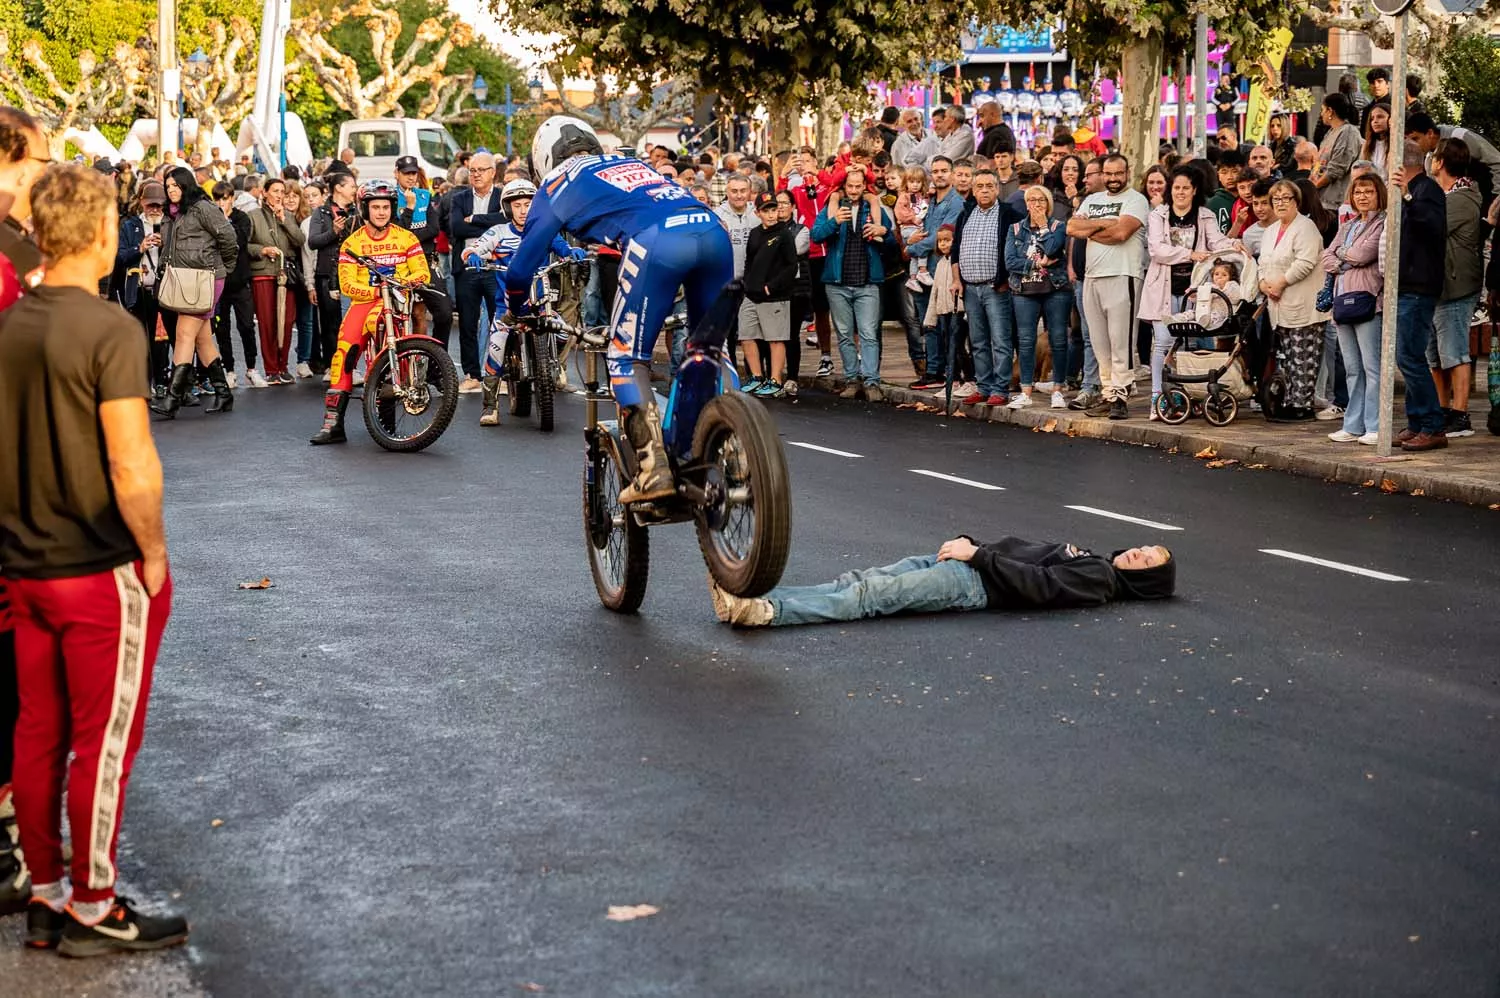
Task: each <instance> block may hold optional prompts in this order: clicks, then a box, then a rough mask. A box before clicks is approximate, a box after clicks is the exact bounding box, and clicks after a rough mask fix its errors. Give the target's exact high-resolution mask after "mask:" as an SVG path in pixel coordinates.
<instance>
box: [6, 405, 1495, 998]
mask: <svg viewBox="0 0 1500 998" xmlns="http://www.w3.org/2000/svg"><path fill="white" fill-rule="evenodd" d="M238 403H239V404H238V406H237V409H236V411H235V413H233V414H232V415H231V416H229V417H227V418H221V419H216V420H210V419H208V418H205V417H204V416H203V415H202V414H201V412H200V411H193V412H188V413H186V414H185V415H184V416H183V417H182V418H180V419H179V420H177V421H176V422H175V423H173V424H170V425H163V426H160V427H159V428H158V431H157V437H158V441H159V444H160V447H161V449H162V452H163V455H164V459H165V462H166V469H167V476H168V529H169V535H170V542H171V546H172V555H173V568H174V572H175V574H176V580H177V586H178V589H177V601H176V605H175V607H174V613H173V618H172V624H171V627H170V629H169V631H168V634H167V639H166V642H165V645H164V647H163V653H162V658H161V661H160V663H159V664H158V669H157V674H156V688H155V693H154V697H153V700H152V704H151V715H150V719H149V723H148V726H147V737H146V743H145V748H144V750H143V751H142V753H141V756H140V758H139V760H138V763H137V768H136V772H135V777H134V782H133V783H132V786H131V793H130V799H129V809H128V812H127V815H126V818H125V824H124V850H123V857H122V862H121V866H122V870H123V873H124V876H125V879H126V881H127V884H128V887H129V888H130V889H131V890H133V892H134V893H135V894H136V896H138V897H140V898H141V899H142V900H144V901H147V902H149V903H152V904H163V905H173V906H176V907H179V908H181V909H182V910H184V911H185V912H187V913H188V915H189V916H190V918H191V920H192V923H193V929H194V934H193V939H192V942H191V944H190V946H189V947H188V948H186V949H185V950H181V951H177V952H174V953H170V954H166V955H154V956H145V957H136V958H120V959H115V960H108V961H102V962H100V961H93V962H90V963H86V964H83V965H76V964H67V963H66V962H65V961H62V960H59V959H56V958H54V957H52V956H50V955H46V954H36V953H21V952H19V951H17V950H15V949H12V948H10V947H4V948H3V949H0V982H4V983H0V993H4V994H6V995H21V996H29V995H38V996H41V995H46V996H53V995H70V994H99V993H109V994H112V995H115V996H121V995H134V994H140V995H162V994H212V995H220V996H241V995H243V996H264V995H277V996H304V995H306V996H314V995H317V996H321V995H341V996H342V995H349V996H385V995H390V996H414V995H443V996H450V995H451V996H468V995H474V996H480V995H485V996H492V995H507V994H526V993H535V992H538V991H539V992H540V993H544V994H551V995H579V996H614V995H621V996H624V995H630V996H636V995H639V996H646V995H651V996H657V995H660V996H667V995H671V996H712V998H731V996H763V995H799V996H800V995H819V996H825V995H826V996H843V995H848V996H860V998H873V996H886V995H890V996H903V998H905V996H915V995H932V996H980V995H995V996H1012V995H1014V996H1089V998H1097V996H1106V995H1121V996H1142V995H1152V996H1178V995H1181V996H1202V995H1215V996H1239V995H1246V996H1249V995H1255V996H1285V995H1319V996H1334V995H1351V996H1352V995H1382V996H1404V995H1412V996H1433V995H1442V996H1445V998H1461V996H1473V998H1494V996H1496V995H1497V994H1500V947H1497V941H1500V894H1497V892H1496V890H1495V885H1496V884H1497V883H1500V851H1497V839H1500V793H1497V791H1500V769H1497V765H1496V758H1497V748H1500V716H1497V715H1500V687H1497V676H1500V655H1497V652H1496V650H1495V649H1496V648H1497V647H1500V614H1497V613H1496V607H1497V605H1500V567H1497V562H1500V512H1496V511H1490V510H1486V509H1474V508H1466V507H1460V506H1450V505H1445V504H1440V503H1435V502H1431V501H1427V500H1421V499H1413V498H1410V497H1406V496H1383V495H1380V494H1378V493H1373V492H1371V491H1369V490H1363V491H1361V490H1352V489H1349V488H1346V487H1335V486H1330V485H1325V484H1322V483H1318V482H1314V481H1308V480H1303V479H1295V478H1291V477H1285V476H1281V475H1277V474H1274V473H1270V472H1257V471H1251V470H1220V471H1210V470H1206V469H1205V468H1204V467H1203V466H1202V463H1201V462H1196V461H1193V460H1192V459H1191V458H1189V457H1187V456H1185V455H1184V456H1171V455H1167V454H1163V453H1161V452H1159V451H1154V450H1146V449H1139V448H1133V447H1123V446H1118V445H1112V444H1105V443H1099V442H1094V441H1082V440H1069V439H1066V438H1062V437H1059V436H1057V435H1047V434H1037V433H1025V432H1018V431H1016V430H1013V429H1009V428H1006V427H998V426H979V425H975V424H970V423H966V422H965V421H963V420H955V421H953V422H949V423H943V422H941V421H939V420H935V419H934V418H933V417H932V416H930V415H919V414H916V413H911V412H901V411H896V410H893V409H892V408H890V407H887V406H866V405H864V404H859V403H837V402H833V401H830V400H827V399H826V398H819V397H808V396H805V397H804V399H803V400H802V401H801V402H799V403H797V404H796V405H788V404H783V403H776V404H775V406H776V408H775V412H776V415H777V418H778V422H779V425H780V427H781V429H782V431H783V433H784V436H785V439H786V440H787V441H788V442H789V443H797V444H812V445H814V446H816V447H821V448H831V449H833V450H838V451H843V452H845V453H847V454H850V455H859V456H841V455H839V454H834V453H829V452H828V451H827V450H814V449H809V448H805V447H800V446H789V447H788V458H789V460H790V462H791V465H792V471H793V480H794V488H795V499H796V519H795V541H794V547H793V552H792V558H791V563H790V565H789V567H788V570H787V574H786V580H785V581H787V582H790V583H797V582H815V581H822V580H824V579H826V578H829V577H831V576H832V575H834V574H836V573H837V572H839V571H842V570H844V569H846V568H849V567H858V566H864V565H871V564H881V563H885V562H889V561H894V560H896V559H898V558H900V557H902V556H904V555H907V554H911V553H914V552H919V551H927V550H933V549H935V548H936V546H937V545H938V544H939V543H940V542H941V541H942V540H944V539H946V538H948V537H950V536H952V535H954V534H956V533H959V532H965V533H970V534H973V535H975V536H976V537H979V538H981V539H985V538H990V537H994V536H998V535H1001V534H1003V533H1015V534H1021V535H1025V536H1031V537H1036V538H1053V539H1066V540H1071V541H1074V542H1076V543H1079V544H1082V545H1086V546H1090V547H1095V548H1099V549H1111V548H1115V547H1124V546H1127V545H1130V544H1134V543H1147V542H1158V541H1161V542H1165V543H1167V544H1169V545H1170V546H1171V547H1172V548H1173V550H1174V552H1175V553H1176V556H1177V558H1178V560H1179V585H1180V592H1181V596H1180V598H1179V599H1177V600H1174V601H1172V602H1170V603H1162V604H1151V605H1120V606H1115V607H1111V608H1109V609H1107V610H1104V611H1092V612H1059V613H1049V614H1045V615H1021V614H991V613H976V614H967V615H946V616H938V617H928V618H908V619H902V620H893V621H872V622H864V623H859V624H853V625H848V626H825V627H816V628H800V629H798V628H790V629H784V630H775V631H761V632H753V633H740V632H733V631H731V630H729V629H727V628H726V627H724V626H723V625H721V624H719V623H718V622H717V621H716V620H715V619H714V616H713V613H712V609H711V607H710V604H709V601H708V597H707V594H706V592H705V586H704V570H703V565H702V561H701V558H700V557H699V555H698V552H697V548H696V544H695V541H694V537H693V533H692V529H691V527H690V526H686V525H684V526H676V527H667V528H661V529H658V530H655V531H653V534H652V545H653V569H652V577H651V589H650V592H649V594H648V596H647V600H646V604H645V606H644V607H643V609H642V612H641V613H640V614H639V615H638V616H635V617H619V616H615V615H612V614H610V613H608V612H607V611H605V610H603V609H601V608H600V607H599V606H598V604H597V601H596V599H595V596H594V593H593V589H592V585H591V582H590V579H589V574H588V569H587V564H586V562H585V558H584V553H583V549H582V543H581V536H580V532H581V527H580V522H579V511H578V505H579V500H578V496H579V465H580V460H579V458H580V454H581V441H580V438H579V436H578V434H577V430H578V428H579V426H580V425H581V419H582V407H581V405H580V404H578V403H577V402H576V400H573V399H569V400H568V403H567V405H566V406H565V407H564V408H563V410H562V413H561V414H560V418H559V424H560V425H559V431H558V432H557V433H556V434H554V435H551V436H547V435H543V434H540V433H538V432H537V431H535V430H534V429H532V428H529V427H527V426H520V425H515V424H514V423H511V424H510V425H506V426H503V427H502V428H500V429H498V430H484V431H481V430H480V428H479V427H478V426H476V425H475V420H476V419H477V415H478V398H477V397H465V398H464V399H463V401H462V406H461V408H460V422H459V423H458V424H457V425H455V427H454V428H453V429H452V430H450V432H449V434H448V435H447V436H446V437H445V438H444V439H443V440H442V441H440V442H439V444H438V445H437V446H435V447H433V448H432V449H431V450H429V451H428V452H426V453H423V454H419V455H410V456H403V455H390V454H385V453H383V452H381V451H379V450H378V449H377V448H376V447H375V446H374V444H372V443H371V442H370V441H369V439H368V437H367V436H366V435H365V433H364V430H363V427H362V426H361V425H360V424H359V422H358V419H357V417H355V418H353V419H351V427H352V429H351V438H352V439H351V442H350V443H349V444H348V445H347V446H345V447H342V448H335V449H328V448H323V449H313V448H310V447H308V446H307V445H306V443H305V438H306V437H307V436H308V435H310V434H311V433H312V432H313V431H314V430H315V429H316V427H317V423H318V400H317V393H316V392H315V391H314V390H313V388H312V387H311V386H298V387H296V388H290V389H277V390H267V391H257V392H241V393H239V399H238ZM352 415H353V411H352V407H351V416H352ZM913 469H916V470H920V471H926V472H936V473H938V474H940V475H948V476H953V477H955V478H958V479H966V480H968V482H970V483H980V484H984V485H991V486H999V487H1000V488H999V489H983V488H979V487H976V486H975V485H974V484H965V483H964V482H961V481H953V480H950V479H945V478H936V477H931V476H930V475H923V474H914V473H913ZM1070 506H1087V507H1090V508H1092V509H1093V510H1096V511H1104V512H1107V513H1113V514H1116V515H1117V516H1121V515H1123V516H1128V517H1135V518H1137V519H1140V520H1147V521H1151V522H1153V523H1155V524H1157V526H1148V525H1143V524H1138V523H1132V522H1128V521H1122V520H1119V519H1113V518H1109V517H1106V516H1103V515H1100V514H1099V513H1098V512H1086V511H1083V510H1076V509H1071V508H1068V507H1070ZM1168 526H1170V527H1177V528H1180V529H1178V530H1166V529H1163V528H1164V527H1168ZM1265 550H1276V551H1282V552H1287V553H1289V554H1291V555H1297V556H1303V557H1312V558H1318V559H1323V560H1325V561H1330V562H1335V563H1338V564H1340V565H1343V566H1346V568H1354V569H1361V570H1365V571H1373V572H1375V573H1382V574H1383V575H1385V576H1390V577H1394V578H1399V579H1401V580H1404V581H1392V580H1391V579H1387V578H1377V577H1372V576H1370V575H1363V574H1355V573H1354V572H1351V571H1348V570H1346V568H1336V567H1325V566H1323V565H1319V564H1315V563H1310V562H1307V561H1300V560H1294V559H1293V558H1290V557H1287V556H1285V555H1273V554H1267V553H1263V552H1264V551H1265ZM263 576H268V577H270V578H271V579H272V580H273V582H274V588H272V589H269V590H265V591H248V592H247V591H238V590H236V588H235V584H236V583H237V582H239V581H243V580H250V579H259V578H261V577H263ZM638 904H645V905H652V906H655V907H656V908H658V909H659V912H658V913H657V914H655V915H652V916H649V917H644V918H640V919H637V920H635V921H629V922H616V921H610V920H608V919H606V917H605V916H606V911H607V909H608V908H609V906H611V905H638ZM14 922H15V920H14V919H8V920H6V923H7V924H4V926H3V928H0V934H4V933H8V932H13V925H14Z"/></svg>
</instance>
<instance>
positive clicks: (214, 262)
mask: <svg viewBox="0 0 1500 998" xmlns="http://www.w3.org/2000/svg"><path fill="white" fill-rule="evenodd" d="M165 186H166V188H167V217H166V227H165V232H164V233H163V253H162V261H163V263H164V265H165V270H164V272H163V273H162V277H161V282H160V284H159V285H158V287H157V292H156V300H157V304H158V305H159V306H160V307H161V310H162V317H163V320H164V323H165V324H166V325H167V326H168V327H169V328H173V329H174V331H175V338H174V341H173V344H172V382H171V384H170V385H169V386H168V388H167V397H166V398H165V399H163V400H162V402H161V404H160V405H158V406H155V407H154V408H155V410H156V411H157V412H159V413H161V414H162V415H164V416H169V417H176V415H177V410H178V408H179V407H180V406H181V405H182V404H183V402H184V400H185V399H186V398H187V397H188V393H189V392H190V391H191V390H192V387H193V354H194V353H195V352H196V353H197V355H198V360H199V361H200V362H202V363H203V364H204V365H205V366H206V367H207V368H208V382H209V384H210V385H212V386H213V390H214V400H213V401H212V402H210V403H209V404H208V405H207V406H205V407H204V411H205V412H228V411H229V410H230V409H232V408H233V407H234V393H233V392H231V391H230V390H229V379H228V378H226V377H225V374H224V361H223V360H222V359H221V358H220V357H219V347H218V345H217V344H216V343H215V342H214V336H213V316H214V307H215V306H216V305H217V304H218V301H219V295H220V294H222V293H223V291H224V277H225V275H226V274H228V273H229V270H230V269H231V268H232V267H233V266H234V263H235V260H236V259H237V258H238V256H239V251H240V247H239V243H238V242H237V241H236V240H235V237H234V229H233V228H232V227H230V225H229V219H227V218H225V217H224V213H223V212H222V211H220V210H219V209H218V208H216V207H214V204H213V202H212V201H210V200H209V199H208V195H206V194H204V193H203V188H201V187H199V186H198V182H197V180H195V179H194V178H193V171H192V170H189V169H188V168H187V167H185V166H179V167H176V168H175V169H173V170H172V171H171V172H169V173H168V174H167V177H166V184H165Z"/></svg>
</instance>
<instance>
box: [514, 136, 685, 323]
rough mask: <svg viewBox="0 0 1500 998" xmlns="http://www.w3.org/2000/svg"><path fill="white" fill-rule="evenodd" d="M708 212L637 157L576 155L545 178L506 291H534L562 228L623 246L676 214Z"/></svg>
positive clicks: (596, 241) (602, 241)
mask: <svg viewBox="0 0 1500 998" xmlns="http://www.w3.org/2000/svg"><path fill="white" fill-rule="evenodd" d="M705 210H706V209H704V207H703V205H702V204H701V203H699V201H698V199H697V198H695V197H693V195H692V194H691V193H690V192H689V191H688V190H687V189H686V188H684V187H680V186H678V185H677V184H675V183H673V182H672V181H670V180H668V179H667V178H666V177H663V176H662V175H661V174H659V173H657V172H656V171H655V170H653V169H652V168H651V167H649V166H647V165H646V164H645V163H643V162H641V161H640V160H638V159H636V158H634V157H632V156H618V155H603V156H574V157H571V158H569V159H567V160H565V161H564V162H562V163H560V164H559V165H558V166H556V167H554V168H553V170H552V172H551V173H549V174H547V175H546V176H545V177H543V178H542V183H541V186H540V189H539V190H538V191H537V195H536V197H535V198H534V199H533V200H532V202H531V214H530V215H528V216H527V218H526V232H525V235H524V236H523V237H522V239H521V244H520V246H519V247H518V248H517V249H516V250H515V252H514V254H513V255H512V256H511V259H510V267H509V269H508V270H507V271H506V273H505V286H506V289H507V290H508V291H509V292H510V293H511V294H524V293H526V292H527V291H529V290H530V288H531V279H532V277H533V276H534V275H535V274H536V271H537V268H539V267H540V266H542V264H544V263H545V262H546V260H547V254H548V252H549V251H550V249H551V245H552V241H553V240H554V239H556V238H557V236H558V234H559V233H561V232H568V233H570V234H572V235H573V236H575V237H577V238H579V239H582V240H583V241H585V242H590V243H610V244H612V245H615V246H624V245H625V244H627V243H628V242H629V241H630V239H631V237H633V236H635V235H636V234H637V233H639V232H643V231H645V230H646V229H649V228H651V227H652V226H654V225H657V224H659V223H662V222H665V221H667V220H668V219H670V218H672V217H673V216H675V215H680V214H682V213H684V212H688V211H697V212H703V211H705Z"/></svg>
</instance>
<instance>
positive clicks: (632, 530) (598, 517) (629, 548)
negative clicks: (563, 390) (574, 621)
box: [583, 440, 651, 613]
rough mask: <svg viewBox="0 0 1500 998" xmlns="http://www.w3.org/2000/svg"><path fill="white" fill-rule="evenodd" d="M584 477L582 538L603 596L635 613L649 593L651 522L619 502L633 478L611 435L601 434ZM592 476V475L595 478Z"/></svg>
mask: <svg viewBox="0 0 1500 998" xmlns="http://www.w3.org/2000/svg"><path fill="white" fill-rule="evenodd" d="M589 461H590V466H589V468H588V471H589V474H588V475H586V476H585V477H584V482H583V540H584V544H585V546H587V548H588V552H589V571H590V572H591V573H592V574H593V576H594V589H595V590H596V591H597V592H598V593H599V602H600V603H603V604H604V606H605V608H606V609H610V610H613V611H615V612H616V613H634V612H635V611H636V610H638V609H640V606H641V601H642V600H643V599H645V598H646V581H647V577H648V575H649V574H650V571H651V546H650V539H649V537H648V535H647V533H646V528H645V527H643V526H641V525H640V524H639V523H637V522H636V520H635V517H634V516H632V515H631V514H630V511H629V510H628V509H626V508H625V507H624V506H622V505H621V504H620V490H621V489H622V488H624V486H625V483H626V482H627V481H628V480H629V479H628V477H627V473H626V471H625V469H624V468H622V467H621V466H620V462H619V456H618V455H617V454H616V453H615V449H614V447H613V446H611V441H608V440H601V441H600V442H599V446H598V448H597V452H596V453H595V454H594V456H593V457H591V458H590V459H589ZM591 479H592V480H591Z"/></svg>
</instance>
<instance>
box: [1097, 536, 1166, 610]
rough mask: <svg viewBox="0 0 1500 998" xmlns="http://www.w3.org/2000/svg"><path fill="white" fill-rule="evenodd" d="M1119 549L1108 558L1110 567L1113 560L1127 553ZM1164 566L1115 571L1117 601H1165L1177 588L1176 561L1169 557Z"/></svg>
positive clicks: (1123, 549)
mask: <svg viewBox="0 0 1500 998" xmlns="http://www.w3.org/2000/svg"><path fill="white" fill-rule="evenodd" d="M1128 550H1129V548H1121V549H1120V550H1119V551H1115V552H1114V553H1113V554H1111V555H1110V556H1109V563H1110V565H1111V566H1113V565H1114V563H1115V558H1117V557H1119V555H1120V554H1121V553H1122V552H1124V551H1128ZM1168 555H1169V556H1168V558H1167V561H1166V563H1165V564H1162V565H1157V566H1156V567H1154V568H1135V569H1129V570H1126V569H1123V568H1116V569H1115V585H1116V587H1117V590H1118V591H1117V592H1116V596H1117V597H1118V598H1119V599H1166V598H1168V597H1169V596H1171V595H1172V592H1173V590H1174V589H1176V587H1177V559H1176V558H1174V557H1171V556H1170V552H1168Z"/></svg>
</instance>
